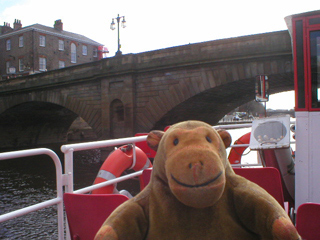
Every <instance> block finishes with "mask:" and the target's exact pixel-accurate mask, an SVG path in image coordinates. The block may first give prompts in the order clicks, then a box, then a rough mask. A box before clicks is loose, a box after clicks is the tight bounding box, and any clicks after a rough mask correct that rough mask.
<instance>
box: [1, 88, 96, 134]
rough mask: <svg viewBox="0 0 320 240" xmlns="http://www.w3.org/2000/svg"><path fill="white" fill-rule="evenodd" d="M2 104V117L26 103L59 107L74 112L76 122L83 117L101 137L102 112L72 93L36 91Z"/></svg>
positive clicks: (12, 98)
mask: <svg viewBox="0 0 320 240" xmlns="http://www.w3.org/2000/svg"><path fill="white" fill-rule="evenodd" d="M1 103H2V104H1V105H0V116H1V115H2V114H3V113H5V112H6V110H9V109H16V108H15V107H16V106H24V105H23V104H24V103H28V105H29V104H30V105H32V103H34V106H37V105H38V104H39V103H43V104H45V103H47V104H48V106H53V105H57V106H60V107H61V108H63V109H65V111H66V112H68V111H70V112H72V113H73V115H74V119H73V120H75V119H76V118H77V116H79V117H81V118H82V119H83V120H84V121H85V122H86V123H87V124H88V125H89V126H90V127H91V128H92V129H93V131H94V133H95V134H96V135H97V136H100V135H101V124H100V122H99V121H97V119H99V117H100V115H101V113H100V111H99V110H97V109H96V108H94V107H91V106H90V105H89V104H87V102H86V101H85V100H81V99H79V98H77V97H75V96H74V95H73V94H70V92H61V91H55V90H51V91H50V90H48V91H41V92H39V91H34V92H29V93H26V94H19V95H17V96H10V97H6V98H3V101H2V102H1ZM51 104H53V105H51ZM71 123H72V122H71ZM71 123H70V125H71ZM70 125H69V127H70Z"/></svg>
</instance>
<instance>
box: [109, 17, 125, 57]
mask: <svg viewBox="0 0 320 240" xmlns="http://www.w3.org/2000/svg"><path fill="white" fill-rule="evenodd" d="M121 18H122V21H121V27H123V28H125V27H126V20H125V18H124V16H121V17H120V16H119V14H118V17H116V18H112V22H111V25H110V29H111V30H115V29H116V27H115V25H116V24H115V22H114V19H116V20H117V23H118V51H117V52H116V55H121V54H122V52H121V51H120V48H121V44H120V27H119V23H120V20H121Z"/></svg>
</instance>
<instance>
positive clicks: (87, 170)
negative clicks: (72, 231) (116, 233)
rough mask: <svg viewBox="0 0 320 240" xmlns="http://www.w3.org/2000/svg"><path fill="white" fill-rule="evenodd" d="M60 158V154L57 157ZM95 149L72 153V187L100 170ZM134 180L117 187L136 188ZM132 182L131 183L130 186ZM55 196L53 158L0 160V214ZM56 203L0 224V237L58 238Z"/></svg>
mask: <svg viewBox="0 0 320 240" xmlns="http://www.w3.org/2000/svg"><path fill="white" fill-rule="evenodd" d="M59 157H60V159H61V161H63V155H61V156H59ZM101 164H102V162H101V154H100V151H99V150H90V151H83V152H76V153H75V156H74V183H75V186H74V189H75V190H76V189H79V188H82V187H86V186H88V185H91V184H92V183H93V181H94V180H95V177H96V175H97V173H98V171H99V169H100V166H101ZM136 182H137V180H132V181H131V182H129V183H127V184H126V185H124V186H123V185H122V186H121V185H120V184H119V185H118V189H119V190H121V189H123V188H124V189H128V190H129V191H130V189H132V188H136V185H137V184H136ZM133 185H134V186H133ZM55 197H56V175H55V166H54V163H53V161H52V160H51V159H50V158H49V157H47V156H37V157H28V158H21V159H12V160H4V161H0V214H4V213H7V212H10V211H13V210H17V209H20V208H23V207H27V206H30V205H33V204H36V203H38V202H41V201H45V200H49V199H52V198H55ZM57 226H58V225H57V211H56V206H53V207H49V208H45V209H42V210H39V211H37V212H33V213H29V214H27V215H24V216H21V217H18V218H15V219H12V220H9V221H6V222H3V223H0V239H8V240H9V239H10V240H11V239H19V240H20V239H58V230H57Z"/></svg>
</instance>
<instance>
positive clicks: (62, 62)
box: [59, 60, 66, 68]
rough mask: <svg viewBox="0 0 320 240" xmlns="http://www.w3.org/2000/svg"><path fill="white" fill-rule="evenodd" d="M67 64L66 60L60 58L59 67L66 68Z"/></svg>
mask: <svg viewBox="0 0 320 240" xmlns="http://www.w3.org/2000/svg"><path fill="white" fill-rule="evenodd" d="M65 66H66V63H65V61H61V60H59V68H64V67H65Z"/></svg>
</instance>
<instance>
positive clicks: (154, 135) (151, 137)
mask: <svg viewBox="0 0 320 240" xmlns="http://www.w3.org/2000/svg"><path fill="white" fill-rule="evenodd" d="M163 134H164V132H163V131H158V130H153V131H151V132H150V133H149V134H148V137H147V144H148V146H149V147H150V148H151V149H152V150H154V151H157V149H158V146H159V143H160V140H161V138H162V136H163Z"/></svg>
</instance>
